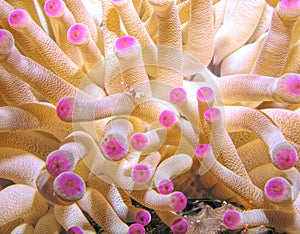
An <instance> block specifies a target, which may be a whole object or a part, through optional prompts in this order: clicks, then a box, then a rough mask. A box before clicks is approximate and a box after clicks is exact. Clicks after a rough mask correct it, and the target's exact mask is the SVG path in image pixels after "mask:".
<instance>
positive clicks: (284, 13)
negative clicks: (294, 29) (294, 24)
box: [277, 0, 300, 20]
mask: <svg viewBox="0 0 300 234" xmlns="http://www.w3.org/2000/svg"><path fill="white" fill-rule="evenodd" d="M277 9H278V13H279V16H280V17H281V18H283V19H285V20H294V19H297V18H298V17H299V16H300V0H281V1H280V2H279V3H278V4H277Z"/></svg>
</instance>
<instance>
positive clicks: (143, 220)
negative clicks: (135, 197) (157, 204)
mask: <svg viewBox="0 0 300 234" xmlns="http://www.w3.org/2000/svg"><path fill="white" fill-rule="evenodd" d="M135 221H136V222H137V223H138V224H141V225H143V226H146V225H148V224H149V223H150V221H151V214H150V213H149V212H148V211H147V210H141V211H139V212H137V213H136V215H135Z"/></svg>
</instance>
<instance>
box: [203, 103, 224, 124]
mask: <svg viewBox="0 0 300 234" xmlns="http://www.w3.org/2000/svg"><path fill="white" fill-rule="evenodd" d="M204 118H205V119H206V120H207V121H210V122H211V121H216V120H219V119H220V118H221V111H220V110H219V109H218V108H216V107H211V108H208V109H207V110H206V111H205V112H204Z"/></svg>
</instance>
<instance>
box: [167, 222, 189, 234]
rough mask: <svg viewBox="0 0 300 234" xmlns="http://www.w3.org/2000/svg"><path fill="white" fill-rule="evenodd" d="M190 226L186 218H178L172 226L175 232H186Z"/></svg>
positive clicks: (179, 233) (182, 233) (175, 233)
mask: <svg viewBox="0 0 300 234" xmlns="http://www.w3.org/2000/svg"><path fill="white" fill-rule="evenodd" d="M188 228H189V223H188V222H187V221H186V220H185V219H177V220H176V221H175V222H174V223H173V224H172V226H171V230H172V232H173V233H174V234H184V233H186V232H187V230H188Z"/></svg>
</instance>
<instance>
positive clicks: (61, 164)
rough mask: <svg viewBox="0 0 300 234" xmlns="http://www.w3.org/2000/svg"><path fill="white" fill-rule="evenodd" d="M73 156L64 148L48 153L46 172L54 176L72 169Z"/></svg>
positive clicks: (73, 164)
mask: <svg viewBox="0 0 300 234" xmlns="http://www.w3.org/2000/svg"><path fill="white" fill-rule="evenodd" d="M74 166H75V163H74V157H73V155H72V154H71V153H69V152H67V151H65V150H56V151H53V152H52V153H50V154H49V155H48V157H47V159H46V167H47V170H48V172H49V173H50V174H51V175H52V176H54V177H56V176H58V175H59V174H61V173H63V172H66V171H72V170H73V169H74Z"/></svg>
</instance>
